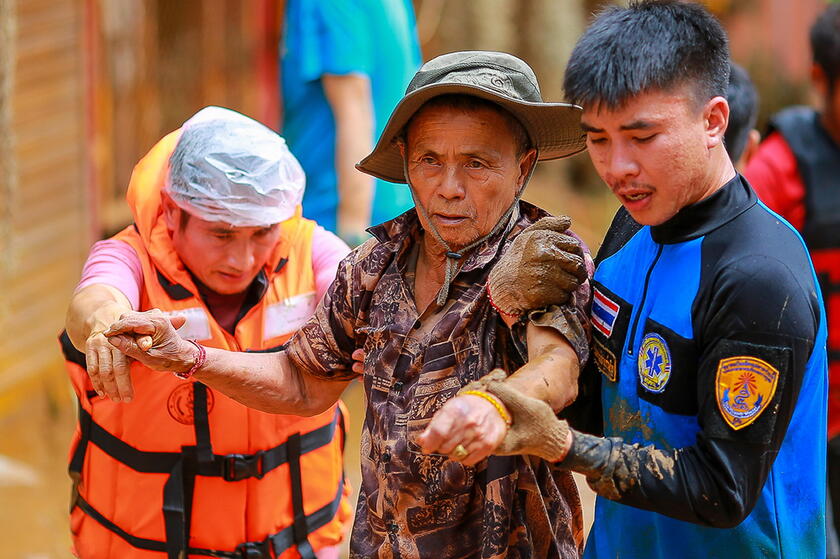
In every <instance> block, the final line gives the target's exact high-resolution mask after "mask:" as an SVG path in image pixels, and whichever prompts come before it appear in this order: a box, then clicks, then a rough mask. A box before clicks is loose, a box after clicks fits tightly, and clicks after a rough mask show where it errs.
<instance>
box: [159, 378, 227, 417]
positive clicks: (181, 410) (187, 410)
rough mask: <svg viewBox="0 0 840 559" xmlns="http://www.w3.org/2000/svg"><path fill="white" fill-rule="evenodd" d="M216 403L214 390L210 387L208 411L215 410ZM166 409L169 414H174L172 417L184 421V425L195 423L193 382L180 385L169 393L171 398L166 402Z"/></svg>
mask: <svg viewBox="0 0 840 559" xmlns="http://www.w3.org/2000/svg"><path fill="white" fill-rule="evenodd" d="M214 403H215V398H214V397H213V391H212V390H210V389H209V388H208V389H207V413H210V412H211V411H213V404H214ZM166 409H167V410H168V411H169V415H171V416H172V419H174V420H175V421H177V422H178V423H183V424H184V425H192V424H193V423H195V413H194V406H193V383H192V382H185V383H182V384H180V385H178V387H176V388H175V390H173V391H172V393H170V394H169V399H168V400H167V402H166Z"/></svg>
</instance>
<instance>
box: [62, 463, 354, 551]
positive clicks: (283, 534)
mask: <svg viewBox="0 0 840 559" xmlns="http://www.w3.org/2000/svg"><path fill="white" fill-rule="evenodd" d="M343 497H344V480H343V479H342V480H341V481H340V482H339V484H338V488H337V491H336V494H335V498H334V499H333V500H332V501H331V502H329V503H327V504H326V505H324V506H323V507H321V508H320V509H318V510H316V511H315V512H313V513H312V514H310V515H307V516H306V525H307V526H308V527H309V529H310V530H311V531H312V532H314V531H315V530H318V529H319V528H321V527H323V526H326V525H327V524H328V523H329V522H330V521H331V520H332V519H333V518H334V517H335V515H336V513H337V512H338V508H339V506H340V505H341V499H342V498H343ZM78 507H79V508H80V509H82V510H83V511H84V512H85V514H87V515H88V516H89V517H91V518H92V519H94V520H95V521H97V522H98V523H99V524H101V525H102V526H103V527H104V528H106V529H108V530H110V531H111V532H113V533H115V534H116V535H118V536H119V537H120V538H122V539H123V540H125V541H126V542H127V543H128V544H130V545H131V546H133V547H136V548H138V549H145V550H148V551H157V552H161V553H163V552H166V551H167V543H166V542H164V541H159V540H152V539H148V538H140V537H137V536H134V535H132V534H129V533H128V532H126V531H125V530H123V529H122V528H120V527H119V526H117V525H116V524H114V523H113V522H112V521H111V520H109V519H108V518H107V517H106V516H105V515H103V514H102V513H100V512H99V511H98V510H96V509H95V508H94V507H93V506H91V504H90V503H88V502H87V501H86V500H85V499H84V498H82V497H81V496H80V497H79V499H78ZM294 545H295V535H294V526H288V527H286V528H284V529H283V530H281V531H279V532H277V533H276V534H271V535H270V536H268V537H267V538H265V539H264V540H262V541H254V542H245V543H241V544H239V545H238V546H236V549H235V550H233V551H224V550H218V549H204V548H197V547H186V548H185V550H186V552H187V554H188V555H202V556H206V557H220V558H224V559H271V558H273V557H279V556H280V555H281V554H283V553H284V552H286V551H287V550H289V549H290V548H292V547H293V546H294Z"/></svg>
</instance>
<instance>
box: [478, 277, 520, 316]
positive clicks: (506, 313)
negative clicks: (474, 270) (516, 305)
mask: <svg viewBox="0 0 840 559" xmlns="http://www.w3.org/2000/svg"><path fill="white" fill-rule="evenodd" d="M484 287H485V291H487V299H489V300H490V306H491V307H493V308H494V309H496V310H497V311H498V312H499V314H503V315H505V316H509V317H511V318H519V315H518V314H511V313H509V312H505V311H503V310H502V309H500V308H499V307H498V305H496V303H495V302H494V301H493V295H492V294H491V293H490V283H489V282H488V283H487V284H486V285H485V286H484Z"/></svg>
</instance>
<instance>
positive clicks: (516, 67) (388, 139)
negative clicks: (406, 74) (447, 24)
mask: <svg viewBox="0 0 840 559" xmlns="http://www.w3.org/2000/svg"><path fill="white" fill-rule="evenodd" d="M447 94H463V95H472V96H475V97H480V98H482V99H486V100H487V101H490V102H493V103H496V104H497V105H500V106H501V107H503V108H504V109H505V110H507V111H508V112H510V113H511V114H512V115H513V116H514V117H515V118H516V119H517V120H518V121H519V122H520V123H522V126H524V127H525V130H526V131H527V132H528V136H529V137H530V140H531V145H532V146H533V147H535V148H537V151H538V153H539V160H540V161H548V160H551V159H560V158H563V157H568V156H570V155H574V154H576V153H580V152H581V151H583V150H584V149H586V142H585V134H584V132H583V130H582V129H581V127H580V115H581V111H582V109H581V107H579V106H577V105H571V104H569V103H546V102H544V101H543V100H542V95H541V94H540V86H539V84H538V83H537V77H536V75H534V71H533V70H532V69H531V67H530V66H528V65H527V64H526V63H525V62H524V61H522V60H520V59H519V58H516V57H515V56H513V55H511V54H508V53H504V52H490V51H461V52H452V53H449V54H443V55H441V56H438V57H437V58H433V59H432V60H430V61H428V62H426V63H425V64H423V66H421V67H420V69H419V70H418V71H417V74H415V75H414V78H413V79H412V80H411V83H409V84H408V88H406V92H405V96H404V97H403V98H402V100H400V102H399V103H398V104H397V106H396V108H395V109H394V112H393V113H391V118H390V119H388V124H387V125H386V126H385V129H384V130H383V131H382V134H381V135H380V136H379V141H378V142H377V143H376V147H375V148H374V149H373V151H372V152H371V153H370V155H368V156H367V157H365V158H364V159H362V160H361V161H360V162H359V163H358V164H357V165H356V168H357V169H359V170H360V171H362V172H363V173H367V174H369V175H373V176H374V177H378V178H380V179H384V180H386V181H390V182H396V183H404V182H406V180H405V175H404V172H403V160H402V156H401V155H400V150H399V147H398V146H397V142H396V140H397V139H398V138H399V137H400V136H401V135H402V133H403V129H404V128H405V125H406V124H407V123H408V121H409V120H411V117H412V116H414V114H415V113H416V112H417V111H418V110H420V108H421V107H422V106H423V104H424V103H426V101H428V100H430V99H432V98H433V97H438V96H440V95H447Z"/></svg>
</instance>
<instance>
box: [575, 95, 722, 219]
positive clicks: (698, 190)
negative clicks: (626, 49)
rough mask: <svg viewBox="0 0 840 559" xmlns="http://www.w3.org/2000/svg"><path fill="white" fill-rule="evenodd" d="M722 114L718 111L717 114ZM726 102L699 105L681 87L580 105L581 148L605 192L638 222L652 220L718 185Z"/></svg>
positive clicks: (717, 100)
mask: <svg viewBox="0 0 840 559" xmlns="http://www.w3.org/2000/svg"><path fill="white" fill-rule="evenodd" d="M724 113H725V114H724ZM728 117H729V106H728V105H726V101H725V100H724V99H723V98H721V97H715V98H714V99H712V100H710V101H709V102H708V103H706V104H704V105H702V106H699V103H698V102H697V101H696V99H695V98H694V97H693V96H692V91H691V89H689V87H688V86H682V87H677V88H674V89H673V90H668V91H661V90H655V91H651V92H648V93H643V94H640V95H637V96H636V97H634V98H631V99H630V100H629V101H628V102H627V103H626V104H625V105H624V106H622V107H619V108H616V109H613V110H609V109H606V108H601V107H600V106H599V105H595V106H592V107H584V111H583V115H582V118H581V125H582V126H583V128H584V130H585V131H586V132H587V139H586V143H587V146H588V148H589V155H590V157H591V158H592V162H593V164H594V165H595V169H596V170H597V171H598V174H599V175H600V176H601V178H602V179H603V180H604V182H606V183H607V185H608V186H609V187H610V189H611V190H612V191H613V194H615V195H616V197H617V198H618V199H619V201H620V202H621V204H622V205H623V206H624V207H625V208H626V209H627V211H629V212H630V214H631V215H632V216H633V219H635V220H636V221H637V222H639V223H641V224H643V225H659V224H661V223H664V222H665V221H667V220H669V219H670V218H672V217H673V216H674V215H675V214H676V213H677V212H679V211H680V210H681V209H682V208H684V207H685V206H688V205H690V204H693V203H695V202H697V201H699V200H702V199H703V198H705V197H706V196H708V195H709V194H711V193H712V192H714V191H715V190H716V189H717V187H719V186H720V184H721V182H720V179H721V177H720V176H718V175H720V174H721V170H720V169H719V165H717V164H716V161H718V160H719V158H715V157H713V155H714V154H713V152H712V150H714V149H717V150H722V149H723V144H722V140H721V138H722V136H723V133H724V131H725V130H726V121H727V119H728Z"/></svg>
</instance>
